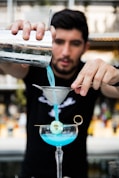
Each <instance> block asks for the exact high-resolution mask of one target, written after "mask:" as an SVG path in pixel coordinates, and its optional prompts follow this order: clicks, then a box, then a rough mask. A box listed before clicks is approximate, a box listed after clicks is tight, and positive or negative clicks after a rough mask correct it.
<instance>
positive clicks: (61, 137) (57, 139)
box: [41, 133, 77, 146]
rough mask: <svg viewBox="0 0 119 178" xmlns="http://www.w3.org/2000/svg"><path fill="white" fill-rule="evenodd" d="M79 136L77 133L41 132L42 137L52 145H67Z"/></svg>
mask: <svg viewBox="0 0 119 178" xmlns="http://www.w3.org/2000/svg"><path fill="white" fill-rule="evenodd" d="M76 137H77V134H76V133H66V134H65V133H63V134H57V135H56V134H52V133H47V134H41V138H42V139H43V140H44V141H45V142H46V143H48V144H50V145H52V146H65V145H67V144H70V143H71V142H73V141H74V140H75V138H76Z"/></svg>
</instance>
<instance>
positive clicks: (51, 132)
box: [39, 115, 83, 178]
mask: <svg viewBox="0 0 119 178" xmlns="http://www.w3.org/2000/svg"><path fill="white" fill-rule="evenodd" d="M77 118H80V121H76V120H77ZM73 120H74V124H62V123H61V122H60V121H53V122H52V123H51V124H49V125H40V127H39V133H40V136H41V138H42V139H43V140H44V141H45V142H46V143H47V144H49V145H52V146H55V147H56V151H55V159H56V165H57V178H62V161H63V150H62V146H65V145H68V144H70V143H72V142H73V141H74V140H75V139H76V137H77V135H78V125H81V124H82V122H83V118H82V116H81V115H76V116H75V117H74V118H73Z"/></svg>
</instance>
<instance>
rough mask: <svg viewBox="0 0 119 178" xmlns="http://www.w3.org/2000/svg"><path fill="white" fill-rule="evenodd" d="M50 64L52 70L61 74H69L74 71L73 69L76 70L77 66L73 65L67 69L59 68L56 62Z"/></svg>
mask: <svg viewBox="0 0 119 178" xmlns="http://www.w3.org/2000/svg"><path fill="white" fill-rule="evenodd" d="M52 66H53V68H54V70H55V71H56V72H57V73H59V74H61V75H69V74H71V73H74V72H75V71H77V70H76V69H77V66H74V67H72V68H71V69H69V70H65V69H60V68H59V67H58V66H57V65H56V64H52Z"/></svg>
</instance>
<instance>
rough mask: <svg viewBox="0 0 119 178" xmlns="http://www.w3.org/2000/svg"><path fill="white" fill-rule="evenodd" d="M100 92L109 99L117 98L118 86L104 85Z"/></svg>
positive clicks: (118, 94)
mask: <svg viewBox="0 0 119 178" xmlns="http://www.w3.org/2000/svg"><path fill="white" fill-rule="evenodd" d="M101 91H102V93H103V94H104V95H105V96H107V97H109V98H117V99H118V98H119V86H110V85H105V86H103V87H101Z"/></svg>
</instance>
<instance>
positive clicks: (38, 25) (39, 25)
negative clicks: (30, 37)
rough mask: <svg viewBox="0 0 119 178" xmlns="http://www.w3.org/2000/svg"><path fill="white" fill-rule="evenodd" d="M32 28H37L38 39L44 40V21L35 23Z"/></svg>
mask: <svg viewBox="0 0 119 178" xmlns="http://www.w3.org/2000/svg"><path fill="white" fill-rule="evenodd" d="M31 28H32V30H36V39H37V40H42V38H43V36H44V33H45V30H46V29H45V24H44V23H41V22H40V23H35V24H33V25H32V26H31Z"/></svg>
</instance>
